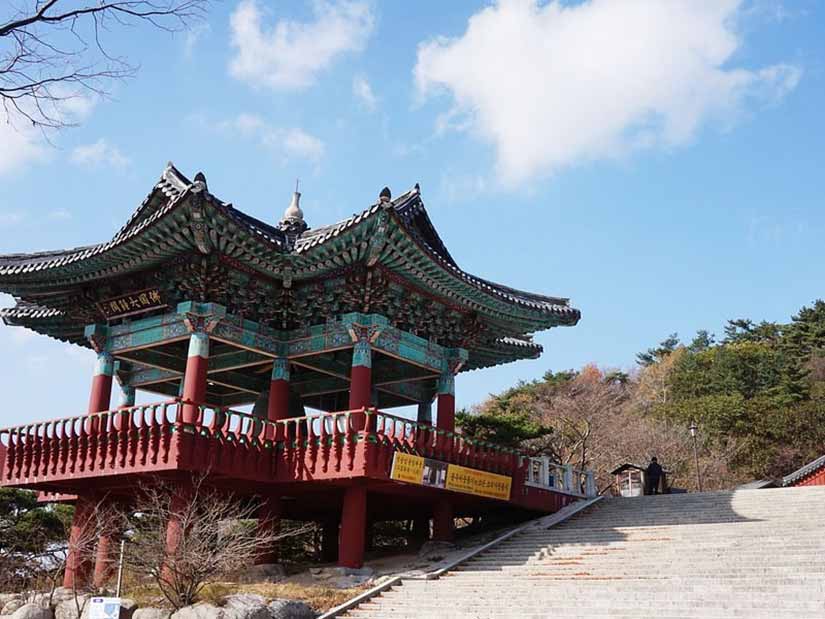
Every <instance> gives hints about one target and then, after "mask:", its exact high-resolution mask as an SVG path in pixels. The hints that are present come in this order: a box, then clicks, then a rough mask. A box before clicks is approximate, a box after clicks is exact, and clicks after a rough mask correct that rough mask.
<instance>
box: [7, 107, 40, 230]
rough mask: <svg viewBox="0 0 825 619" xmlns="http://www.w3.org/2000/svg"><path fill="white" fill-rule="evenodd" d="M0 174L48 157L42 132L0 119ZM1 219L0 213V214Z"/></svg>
mask: <svg viewBox="0 0 825 619" xmlns="http://www.w3.org/2000/svg"><path fill="white" fill-rule="evenodd" d="M0 144H2V145H3V146H2V147H0V176H4V175H7V174H12V173H14V172H19V171H20V170H22V169H24V168H25V167H26V166H28V165H30V164H32V163H37V162H40V161H45V160H46V159H48V157H49V151H48V144H47V142H46V140H45V139H44V138H43V135H42V133H40V132H39V131H38V130H37V129H35V128H33V127H31V126H29V125H27V124H26V123H24V122H22V121H21V122H20V123H17V124H14V123H10V122H2V121H1V120H0ZM0 221H2V215H0Z"/></svg>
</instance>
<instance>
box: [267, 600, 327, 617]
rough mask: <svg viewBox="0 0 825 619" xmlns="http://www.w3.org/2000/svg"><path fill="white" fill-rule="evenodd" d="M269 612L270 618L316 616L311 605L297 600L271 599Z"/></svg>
mask: <svg viewBox="0 0 825 619" xmlns="http://www.w3.org/2000/svg"><path fill="white" fill-rule="evenodd" d="M269 613H270V617H271V618H272V619H315V617H317V616H318V613H316V612H315V611H314V610H312V607H311V606H308V605H307V604H305V603H303V602H298V601H297V600H272V601H271V602H270V603H269Z"/></svg>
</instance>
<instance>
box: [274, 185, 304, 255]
mask: <svg viewBox="0 0 825 619" xmlns="http://www.w3.org/2000/svg"><path fill="white" fill-rule="evenodd" d="M298 182H299V181H298V179H296V180H295V191H294V192H293V193H292V200H291V201H290V203H289V206H288V207H286V210H285V211H284V216H283V217H282V218H281V222H280V223H279V224H278V228H279V229H280V230H281V231H282V232H283V233H284V234H286V238H287V245H288V246H289V249H292V248H293V247H295V241H296V240H297V239H298V237H299V236H301V234H303V233H304V232H305V231H306V230H307V229H308V228H309V226H308V225H307V223H306V222H305V221H304V211H302V210H301V193H300V192H299V191H298Z"/></svg>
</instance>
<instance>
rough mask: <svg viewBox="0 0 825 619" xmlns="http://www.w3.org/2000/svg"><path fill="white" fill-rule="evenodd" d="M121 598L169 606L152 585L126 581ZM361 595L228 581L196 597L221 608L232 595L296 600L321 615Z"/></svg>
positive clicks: (309, 586) (307, 586)
mask: <svg viewBox="0 0 825 619" xmlns="http://www.w3.org/2000/svg"><path fill="white" fill-rule="evenodd" d="M124 584H125V586H124V595H125V596H127V597H130V598H132V599H133V600H135V602H136V603H137V605H138V606H139V607H152V608H166V607H169V603H168V602H167V601H166V599H165V598H164V597H163V595H162V594H161V593H160V590H159V589H158V588H157V586H156V585H154V584H150V583H138V582H134V581H131V582H129V581H127V582H126V583H124ZM360 592H361V589H357V588H354V589H335V588H333V587H328V586H325V585H323V584H299V583H293V582H284V583H259V584H249V585H242V584H236V583H230V582H212V583H209V584H208V585H206V586H205V587H204V588H203V590H202V591H201V592H200V594H199V595H198V598H199V601H200V602H206V603H208V604H213V605H215V606H222V605H223V601H224V598H225V597H226V596H228V595H232V594H233V593H256V594H258V595H261V596H263V597H265V598H266V599H267V600H274V599H276V598H279V599H288V600H300V601H302V602H305V603H307V604H309V605H310V606H311V607H312V608H313V609H314V610H315V611H316V612H325V611H327V610H329V609H330V608H333V607H335V606H338V605H339V604H343V603H344V602H346V601H347V600H349V599H350V598H352V597H355V596H356V595H358V594H359V593H360Z"/></svg>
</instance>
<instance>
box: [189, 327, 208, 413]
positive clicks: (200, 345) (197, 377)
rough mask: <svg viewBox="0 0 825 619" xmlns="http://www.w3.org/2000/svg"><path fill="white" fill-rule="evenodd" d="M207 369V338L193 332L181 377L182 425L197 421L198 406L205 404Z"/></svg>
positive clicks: (204, 335)
mask: <svg viewBox="0 0 825 619" xmlns="http://www.w3.org/2000/svg"><path fill="white" fill-rule="evenodd" d="M208 369H209V336H208V335H207V334H206V333H204V332H203V331H195V332H194V333H192V334H191V335H190V336H189V354H188V355H187V357H186V374H184V377H183V400H184V402H188V404H184V405H183V423H186V424H193V423H195V422H196V421H197V420H198V405H202V404H206V373H207V370H208Z"/></svg>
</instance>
